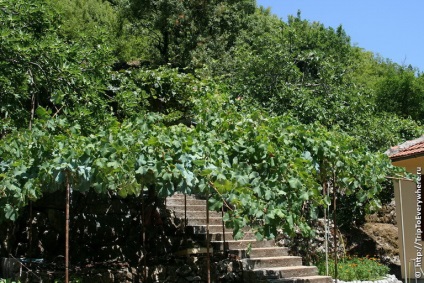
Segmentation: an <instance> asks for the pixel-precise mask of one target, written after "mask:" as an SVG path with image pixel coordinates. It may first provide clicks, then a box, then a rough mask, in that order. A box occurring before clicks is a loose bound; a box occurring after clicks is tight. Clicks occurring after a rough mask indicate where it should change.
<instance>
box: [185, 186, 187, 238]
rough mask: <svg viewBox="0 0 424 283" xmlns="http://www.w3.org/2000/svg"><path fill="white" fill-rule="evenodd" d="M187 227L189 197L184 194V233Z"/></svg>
mask: <svg viewBox="0 0 424 283" xmlns="http://www.w3.org/2000/svg"><path fill="white" fill-rule="evenodd" d="M186 227H187V195H186V194H184V231H185V228H186Z"/></svg>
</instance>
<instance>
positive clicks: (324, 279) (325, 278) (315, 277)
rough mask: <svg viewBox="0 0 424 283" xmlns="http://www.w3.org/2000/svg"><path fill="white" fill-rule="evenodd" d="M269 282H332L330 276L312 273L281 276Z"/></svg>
mask: <svg viewBox="0 0 424 283" xmlns="http://www.w3.org/2000/svg"><path fill="white" fill-rule="evenodd" d="M268 282H269V283H282V282H284V283H333V279H332V278H331V277H330V276H322V275H313V276H303V277H293V278H281V279H274V280H269V281H268Z"/></svg>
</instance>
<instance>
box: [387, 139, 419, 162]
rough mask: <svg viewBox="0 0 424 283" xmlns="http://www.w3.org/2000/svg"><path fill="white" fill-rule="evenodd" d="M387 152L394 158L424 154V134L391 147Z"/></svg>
mask: <svg viewBox="0 0 424 283" xmlns="http://www.w3.org/2000/svg"><path fill="white" fill-rule="evenodd" d="M385 154H387V155H388V156H389V157H390V159H392V160H394V159H403V158H408V157H413V156H417V155H424V136H422V137H420V138H418V139H415V140H411V141H407V142H404V143H403V144H400V145H397V146H394V147H391V148H390V149H389V150H387V151H386V152H385Z"/></svg>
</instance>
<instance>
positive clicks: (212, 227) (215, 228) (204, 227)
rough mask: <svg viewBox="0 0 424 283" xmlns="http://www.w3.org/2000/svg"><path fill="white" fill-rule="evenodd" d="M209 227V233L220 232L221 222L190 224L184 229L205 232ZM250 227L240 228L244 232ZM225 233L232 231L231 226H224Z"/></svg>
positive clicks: (198, 232) (197, 232) (195, 232)
mask: <svg viewBox="0 0 424 283" xmlns="http://www.w3.org/2000/svg"><path fill="white" fill-rule="evenodd" d="M208 228H209V234H222V224H221V225H212V224H210V225H209V227H208V226H207V225H206V224H205V225H190V226H187V227H186V231H187V232H188V233H192V234H206V230H207V229H208ZM249 229H250V227H248V226H245V227H243V228H242V231H243V232H244V233H248V232H249ZM224 231H225V233H233V229H232V228H224Z"/></svg>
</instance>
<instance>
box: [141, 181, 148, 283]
mask: <svg viewBox="0 0 424 283" xmlns="http://www.w3.org/2000/svg"><path fill="white" fill-rule="evenodd" d="M144 205H145V202H144V187H143V185H141V215H142V216H141V218H142V220H141V238H142V239H141V240H142V243H143V250H144V255H143V263H144V267H143V282H146V279H147V270H146V268H147V266H146V264H147V259H146V257H147V249H146V229H145V226H144V224H145V223H144V221H146V215H145V207H144Z"/></svg>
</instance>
